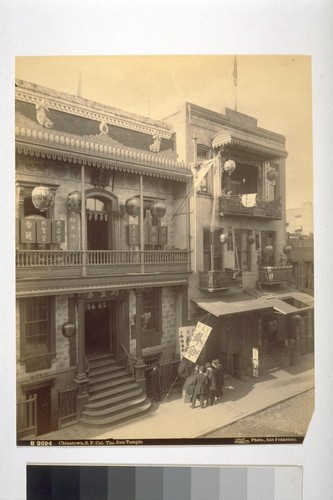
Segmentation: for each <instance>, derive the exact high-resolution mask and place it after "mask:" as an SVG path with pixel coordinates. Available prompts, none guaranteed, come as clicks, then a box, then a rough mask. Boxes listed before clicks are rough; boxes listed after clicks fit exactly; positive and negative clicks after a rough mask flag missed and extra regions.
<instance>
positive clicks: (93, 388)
mask: <svg viewBox="0 0 333 500" xmlns="http://www.w3.org/2000/svg"><path fill="white" fill-rule="evenodd" d="M129 382H130V383H131V382H133V379H132V377H124V378H121V379H116V380H113V381H110V380H108V381H107V382H103V383H98V384H93V385H90V387H89V393H90V394H91V393H92V392H97V391H100V390H101V389H110V388H111V387H117V386H120V385H126V384H127V383H129Z"/></svg>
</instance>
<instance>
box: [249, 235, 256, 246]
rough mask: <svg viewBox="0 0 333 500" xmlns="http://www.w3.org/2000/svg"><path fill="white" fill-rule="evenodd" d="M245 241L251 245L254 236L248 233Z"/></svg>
mask: <svg viewBox="0 0 333 500" xmlns="http://www.w3.org/2000/svg"><path fill="white" fill-rule="evenodd" d="M247 242H248V244H249V245H253V243H254V242H255V238H254V236H253V235H252V234H249V236H248V237H247Z"/></svg>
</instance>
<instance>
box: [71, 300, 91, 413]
mask: <svg viewBox="0 0 333 500" xmlns="http://www.w3.org/2000/svg"><path fill="white" fill-rule="evenodd" d="M77 307H78V332H77V337H78V343H77V357H78V359H77V374H76V377H75V379H74V382H75V383H76V384H77V387H78V396H77V399H78V400H77V403H78V413H79V415H80V414H81V412H82V411H83V409H84V407H85V404H86V402H87V400H88V397H89V396H88V388H89V387H88V386H89V379H88V376H87V369H88V366H87V363H86V355H85V320H84V316H85V296H84V295H83V294H82V295H78V300H77Z"/></svg>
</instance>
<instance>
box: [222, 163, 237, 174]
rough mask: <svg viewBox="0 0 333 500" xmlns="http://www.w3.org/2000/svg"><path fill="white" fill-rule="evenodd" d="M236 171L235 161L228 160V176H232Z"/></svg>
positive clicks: (225, 167)
mask: <svg viewBox="0 0 333 500" xmlns="http://www.w3.org/2000/svg"><path fill="white" fill-rule="evenodd" d="M235 169H236V163H235V162H234V160H227V161H226V162H225V163H224V171H225V172H227V174H229V175H231V174H232V173H233V172H234V171H235Z"/></svg>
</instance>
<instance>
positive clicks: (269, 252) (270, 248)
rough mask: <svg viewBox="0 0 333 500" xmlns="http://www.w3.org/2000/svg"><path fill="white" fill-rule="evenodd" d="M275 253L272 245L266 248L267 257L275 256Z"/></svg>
mask: <svg viewBox="0 0 333 500" xmlns="http://www.w3.org/2000/svg"><path fill="white" fill-rule="evenodd" d="M273 253H274V248H273V247H272V245H267V246H265V248H264V254H265V255H273Z"/></svg>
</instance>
